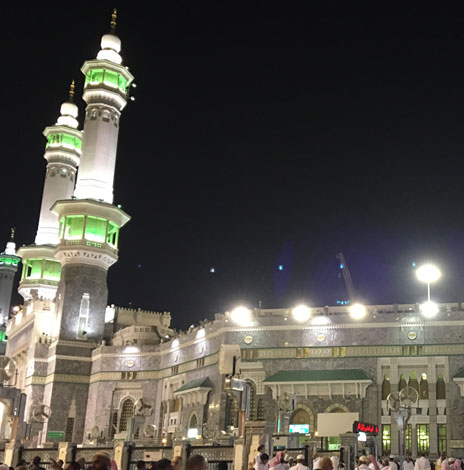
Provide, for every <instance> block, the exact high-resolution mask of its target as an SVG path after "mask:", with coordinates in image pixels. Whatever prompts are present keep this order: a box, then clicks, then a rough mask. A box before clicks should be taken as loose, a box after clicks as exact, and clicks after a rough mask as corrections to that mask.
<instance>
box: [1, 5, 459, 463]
mask: <svg viewBox="0 0 464 470" xmlns="http://www.w3.org/2000/svg"><path fill="white" fill-rule="evenodd" d="M115 27H116V15H115V14H114V15H113V17H112V21H111V31H110V32H109V33H108V34H104V35H103V37H102V39H101V50H100V51H99V52H98V55H97V58H96V59H92V60H88V61H86V62H85V63H84V65H83V66H82V72H83V74H84V75H85V83H84V89H83V93H82V97H83V99H84V101H85V102H86V109H85V115H84V116H83V128H82V130H81V129H80V128H79V120H78V118H79V116H78V108H77V106H76V104H74V101H73V100H74V95H75V93H76V90H75V88H74V84H73V85H72V86H71V90H70V93H69V99H68V100H67V101H66V102H64V103H63V104H62V105H61V109H60V116H59V117H58V119H57V122H56V124H53V125H51V126H48V127H46V128H45V130H44V135H45V137H46V139H47V142H46V146H45V153H44V158H45V160H46V161H47V164H46V172H45V181H44V189H43V196H42V205H41V209H40V217H39V223H38V229H37V236H36V238H35V242H34V243H33V244H30V245H28V246H24V247H21V248H20V249H19V250H18V253H17V254H16V252H15V246H14V242H12V241H10V242H8V245H7V248H6V250H5V252H4V253H2V254H1V255H0V276H1V279H0V294H1V302H0V309H1V314H2V317H3V319H4V320H3V322H4V323H6V332H7V335H8V341H7V346H6V356H7V357H8V358H10V359H11V360H13V361H14V364H15V366H16V367H15V372H14V374H12V375H11V376H10V377H9V379H8V384H9V385H10V386H11V387H12V388H14V389H15V390H17V391H18V395H17V396H19V397H20V401H21V403H23V404H24V409H23V411H22V414H21V413H20V416H19V415H18V412H17V409H16V408H17V403H18V402H17V400H18V398H17V396H16V397H13V398H11V393H10V392H8V393H10V395H8V397H7V395H6V392H5V393H4V394H3V395H1V396H0V402H1V403H2V411H3V416H2V418H1V425H0V433H1V434H2V435H1V438H2V439H6V440H8V439H11V438H13V435H14V434H15V433H16V438H17V439H21V440H22V442H24V443H25V445H26V446H30V447H37V446H41V445H42V446H43V445H49V444H50V445H51V444H53V443H57V442H72V443H76V444H82V443H86V444H89V443H102V442H106V443H108V442H110V443H111V442H115V441H118V440H123V441H124V440H130V441H133V442H139V443H150V442H157V443H160V445H161V444H162V445H170V443H172V442H174V441H176V440H182V439H189V440H190V441H194V442H203V443H211V442H215V443H221V442H225V441H227V442H233V441H234V440H235V439H236V438H237V436H238V435H239V434H240V433H241V431H240V428H241V426H243V422H244V421H246V422H252V423H262V425H263V428H262V429H268V430H270V431H269V432H270V433H271V434H273V435H274V441H275V442H280V441H282V442H284V443H285V444H289V442H290V441H291V442H292V445H293V446H296V447H298V446H303V445H304V444H305V443H308V442H311V443H313V444H314V443H316V445H317V447H318V448H320V449H322V450H337V449H338V448H339V446H340V444H341V437H340V434H343V433H346V432H349V431H350V430H351V427H352V425H353V423H354V422H356V421H360V422H363V423H371V424H374V425H375V426H378V427H379V436H378V437H377V443H378V447H379V452H381V453H382V454H383V455H389V454H399V453H400V451H401V449H400V440H399V437H398V420H397V419H396V415H397V413H399V412H400V408H401V406H402V405H404V403H406V402H408V404H409V407H408V409H409V410H410V411H409V412H410V414H411V416H410V417H409V420H408V422H407V425H406V427H405V446H406V449H405V451H406V452H407V453H410V454H411V455H413V456H415V455H417V454H418V453H419V452H426V453H428V454H429V455H431V456H435V455H437V454H438V452H439V451H443V450H444V451H448V452H449V453H452V454H453V455H456V456H457V455H464V427H463V426H461V425H460V424H461V422H462V421H463V420H464V398H463V395H464V342H463V337H464V305H462V304H461V303H448V304H440V305H439V306H438V308H439V311H438V313H437V314H436V315H435V316H433V317H432V318H427V317H425V316H423V315H422V314H421V311H420V309H419V306H418V305H416V304H411V305H396V304H392V305H372V306H367V307H366V309H365V311H364V312H362V313H363V315H358V317H359V318H354V317H353V315H352V314H350V306H349V305H338V306H335V307H327V306H325V307H318V308H317V307H315V308H311V310H309V309H305V308H300V309H292V308H284V309H261V308H257V309H253V310H246V309H242V310H238V311H231V312H225V313H224V314H216V315H215V318H214V319H211V320H209V321H204V322H202V323H201V324H200V325H198V326H192V327H190V328H189V329H188V331H180V332H176V331H174V330H173V329H171V328H170V322H171V316H170V314H169V313H167V312H152V311H144V310H136V309H130V308H120V307H116V306H108V288H107V273H108V269H109V268H110V267H111V266H112V265H113V264H115V263H116V262H117V260H118V241H119V234H120V233H119V232H120V230H121V229H123V227H124V225H125V224H126V223H128V222H129V220H130V216H129V215H128V214H126V213H125V212H124V211H123V210H122V209H121V208H120V206H117V205H115V204H114V203H113V181H114V174H115V168H116V155H117V141H118V134H119V127H120V120H121V114H122V112H123V110H124V108H125V106H126V104H127V101H128V97H129V89H130V87H131V84H132V83H133V80H134V77H133V76H132V74H131V73H130V72H129V69H128V68H127V67H126V66H125V65H124V64H123V61H122V57H121V55H120V52H121V40H120V39H119V37H118V36H117V35H116V29H115ZM125 125H126V124H125ZM127 125H130V123H127ZM131 223H134V224H137V223H138V221H137V220H133V221H131ZM122 236H123V233H122ZM19 257H20V258H21V259H22V271H21V279H20V283H19V293H20V294H21V296H22V297H23V298H24V304H23V306H22V307H21V308H20V309H19V311H17V312H12V314H11V315H10V318H9V320H8V315H7V312H8V310H9V300H10V296H11V289H12V282H13V281H12V276H13V275H14V272H15V271H16V269H17V268H18V264H19ZM8 289H9V291H8ZM4 299H7V300H6V301H4ZM2 302H3V303H2ZM5 302H6V303H5ZM351 313H352V312H351ZM2 370H3V369H2ZM230 375H233V377H232V381H231V378H230ZM4 378H5V377H4ZM235 379H236V380H237V384H239V385H240V384H242V385H243V384H245V386H244V388H243V389H242V390H240V389H237V388H236V387H235V386H234V383H235V382H234V381H233V380H235ZM240 386H241V385H240ZM399 392H401V393H399ZM244 394H245V395H244ZM244 396H245V399H244V400H242V398H243V397H244ZM15 417H16V418H17V419H19V420H20V423H19V425H18V423H17V425H16V426H13V424H12V423H14V422H15V419H13V418H15ZM245 426H246V424H245ZM295 436H296V437H295Z"/></svg>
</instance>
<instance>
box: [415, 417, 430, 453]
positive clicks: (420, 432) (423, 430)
mask: <svg viewBox="0 0 464 470" xmlns="http://www.w3.org/2000/svg"><path fill="white" fill-rule="evenodd" d="M429 451H430V435H429V425H428V424H418V425H417V452H418V453H421V452H425V453H426V454H428V453H429Z"/></svg>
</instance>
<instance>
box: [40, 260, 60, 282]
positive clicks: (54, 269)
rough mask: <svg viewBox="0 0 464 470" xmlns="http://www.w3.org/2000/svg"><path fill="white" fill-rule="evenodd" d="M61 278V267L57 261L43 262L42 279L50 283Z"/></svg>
mask: <svg viewBox="0 0 464 470" xmlns="http://www.w3.org/2000/svg"><path fill="white" fill-rule="evenodd" d="M60 277H61V265H60V263H59V261H55V260H51V259H46V260H44V273H43V278H44V279H48V280H50V281H59V280H60Z"/></svg>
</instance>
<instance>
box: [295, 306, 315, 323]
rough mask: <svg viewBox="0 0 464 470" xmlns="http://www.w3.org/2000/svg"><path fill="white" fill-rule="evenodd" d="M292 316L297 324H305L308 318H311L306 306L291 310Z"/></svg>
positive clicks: (309, 310)
mask: <svg viewBox="0 0 464 470" xmlns="http://www.w3.org/2000/svg"><path fill="white" fill-rule="evenodd" d="M292 315H293V318H294V319H295V320H296V321H297V322H301V323H302V322H305V321H308V320H309V317H310V316H311V309H310V308H309V307H307V306H306V305H297V306H296V307H295V308H294V309H293V310H292Z"/></svg>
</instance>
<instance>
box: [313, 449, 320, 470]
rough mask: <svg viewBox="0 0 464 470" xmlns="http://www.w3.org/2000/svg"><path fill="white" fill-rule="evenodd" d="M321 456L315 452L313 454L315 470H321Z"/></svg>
mask: <svg viewBox="0 0 464 470" xmlns="http://www.w3.org/2000/svg"><path fill="white" fill-rule="evenodd" d="M319 459H320V457H319V454H318V453H317V451H314V452H313V470H314V469H316V468H319Z"/></svg>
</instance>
